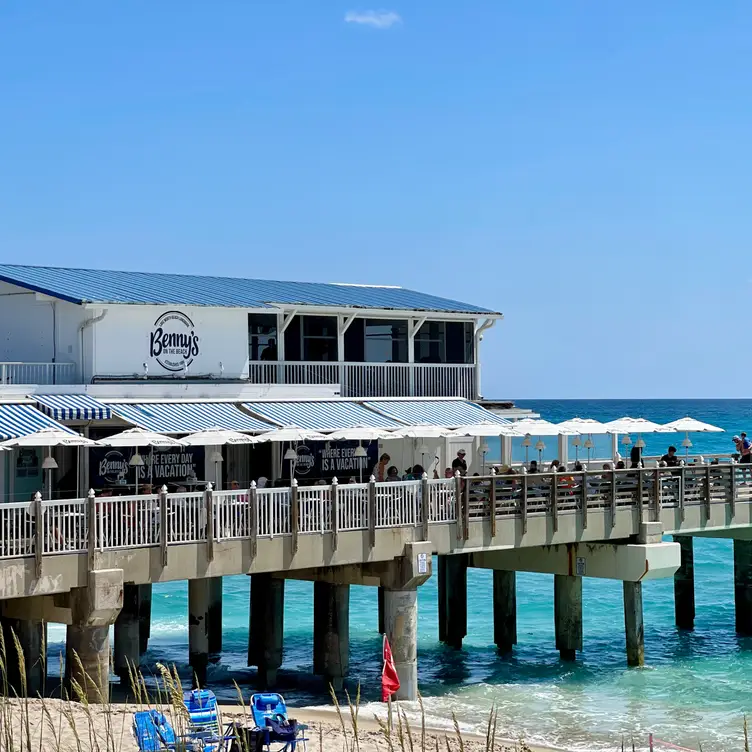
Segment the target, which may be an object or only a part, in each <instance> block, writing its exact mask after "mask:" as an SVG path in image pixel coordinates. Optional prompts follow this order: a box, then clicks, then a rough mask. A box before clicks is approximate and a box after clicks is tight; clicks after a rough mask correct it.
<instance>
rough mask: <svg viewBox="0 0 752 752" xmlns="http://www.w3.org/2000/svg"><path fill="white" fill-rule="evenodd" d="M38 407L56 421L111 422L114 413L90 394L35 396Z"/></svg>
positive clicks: (33, 397)
mask: <svg viewBox="0 0 752 752" xmlns="http://www.w3.org/2000/svg"><path fill="white" fill-rule="evenodd" d="M31 399H33V400H34V402H36V403H37V407H38V408H39V409H40V410H41V411H42V412H43V413H45V415H49V416H50V417H51V418H54V419H55V420H109V419H110V418H111V417H112V411H111V410H110V408H109V407H107V405H105V404H103V403H102V402H97V400H95V399H94V398H93V397H89V395H88V394H35V395H33V396H32V397H31Z"/></svg>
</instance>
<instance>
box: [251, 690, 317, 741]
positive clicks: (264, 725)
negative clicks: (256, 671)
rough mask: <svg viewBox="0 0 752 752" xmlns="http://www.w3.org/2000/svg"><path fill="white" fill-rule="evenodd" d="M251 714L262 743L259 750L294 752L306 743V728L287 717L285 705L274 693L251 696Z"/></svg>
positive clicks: (283, 700)
mask: <svg viewBox="0 0 752 752" xmlns="http://www.w3.org/2000/svg"><path fill="white" fill-rule="evenodd" d="M251 714H252V715H253V721H254V723H255V724H256V728H257V731H258V732H260V736H261V740H262V742H263V744H262V746H261V748H262V749H265V750H267V752H271V750H272V745H274V747H273V748H274V750H275V752H295V750H296V749H297V747H298V744H300V745H301V746H302V747H303V749H305V748H306V742H307V741H308V740H307V739H306V738H305V736H304V735H303V732H304V731H305V730H306V728H307V727H306V726H305V725H303V724H302V723H298V722H297V721H296V720H295V719H293V718H288V716H287V704H286V703H285V698H284V697H282V695H278V694H277V693H276V692H261V693H259V694H255V695H251Z"/></svg>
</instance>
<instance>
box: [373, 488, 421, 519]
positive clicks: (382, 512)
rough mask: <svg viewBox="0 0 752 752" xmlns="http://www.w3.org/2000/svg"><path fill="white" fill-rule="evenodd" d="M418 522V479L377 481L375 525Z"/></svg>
mask: <svg viewBox="0 0 752 752" xmlns="http://www.w3.org/2000/svg"><path fill="white" fill-rule="evenodd" d="M419 524H420V481H409V480H405V481H396V482H394V483H383V484H382V483H379V484H378V486H377V489H376V527H406V526H408V525H419Z"/></svg>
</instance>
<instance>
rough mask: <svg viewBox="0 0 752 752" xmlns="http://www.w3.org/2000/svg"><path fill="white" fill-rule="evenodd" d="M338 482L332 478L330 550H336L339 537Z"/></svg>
mask: <svg viewBox="0 0 752 752" xmlns="http://www.w3.org/2000/svg"><path fill="white" fill-rule="evenodd" d="M338 496H339V481H338V480H337V478H336V476H335V477H334V478H332V549H333V550H334V551H336V550H337V543H338V540H337V538H338V537H339V498H338Z"/></svg>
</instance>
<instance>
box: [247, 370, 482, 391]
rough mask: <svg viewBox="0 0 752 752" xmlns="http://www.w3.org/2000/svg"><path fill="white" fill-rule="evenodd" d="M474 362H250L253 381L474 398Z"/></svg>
mask: <svg viewBox="0 0 752 752" xmlns="http://www.w3.org/2000/svg"><path fill="white" fill-rule="evenodd" d="M475 369H476V366H475V365H473V364H445V363H339V362H332V361H326V362H318V363H317V362H291V361H287V362H279V361H251V362H250V363H249V364H248V380H249V381H250V382H251V383H253V384H330V385H333V386H339V387H340V391H341V393H342V396H344V397H464V398H466V399H474V398H475V396H476V394H475Z"/></svg>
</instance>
